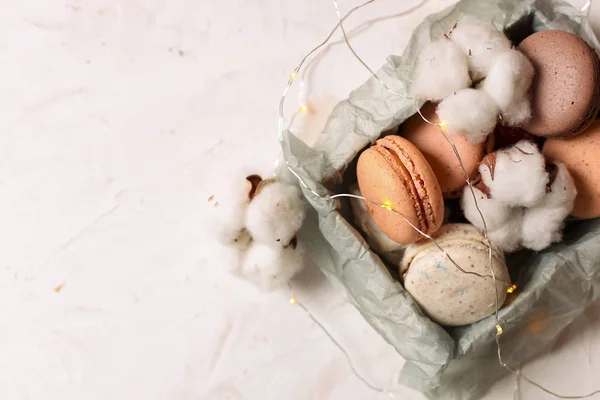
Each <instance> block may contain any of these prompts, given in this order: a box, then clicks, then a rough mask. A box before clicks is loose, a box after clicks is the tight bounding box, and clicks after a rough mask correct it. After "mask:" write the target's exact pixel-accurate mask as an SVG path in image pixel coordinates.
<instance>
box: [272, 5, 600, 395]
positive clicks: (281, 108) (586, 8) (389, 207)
mask: <svg viewBox="0 0 600 400" xmlns="http://www.w3.org/2000/svg"><path fill="white" fill-rule="evenodd" d="M374 1H375V0H368V1H366V2H365V3H362V4H360V5H358V6H356V7H354V8H352V9H351V10H350V11H348V12H347V13H346V14H345V15H344V16H343V17H342V16H341V13H340V10H339V6H338V3H337V0H333V4H334V7H335V9H336V14H337V17H338V24H337V25H336V26H335V27H334V28H333V30H332V31H331V32H330V34H329V35H328V36H327V38H326V39H325V40H324V41H323V42H322V43H320V44H319V45H318V46H316V47H315V48H313V49H312V50H311V51H310V52H309V53H308V54H307V55H306V56H304V58H302V60H301V61H300V63H299V64H298V66H297V67H296V68H295V69H294V71H293V72H292V73H291V74H290V79H289V80H288V84H287V85H286V87H285V88H284V91H283V94H282V96H281V99H280V102H279V118H278V134H279V142H280V145H281V146H282V148H284V145H285V143H284V138H283V111H284V105H285V99H286V97H287V93H288V90H289V88H290V87H291V85H292V84H293V82H294V80H295V78H296V76H297V73H298V71H300V70H301V68H302V66H303V64H304V62H305V61H306V60H307V59H308V57H310V56H311V55H312V54H313V53H314V52H316V51H317V50H319V49H320V48H321V47H322V46H324V45H325V44H326V43H327V42H328V41H329V39H330V38H331V37H332V35H333V33H334V32H335V31H336V30H337V29H338V28H340V29H341V31H342V34H343V37H344V41H345V42H346V45H347V47H348V49H349V50H350V51H351V52H352V54H353V55H354V56H355V58H356V59H357V60H358V61H359V62H360V63H361V64H362V65H363V66H364V67H365V68H366V69H367V70H368V71H369V72H370V73H371V75H372V76H373V77H374V78H375V79H377V80H378V81H379V83H380V84H381V85H382V86H383V87H384V88H385V89H386V90H387V91H388V92H390V93H391V94H393V95H396V96H399V97H403V98H406V99H412V100H413V104H414V106H415V110H416V112H417V113H418V114H419V115H420V116H421V118H422V119H423V120H424V121H425V122H427V123H429V124H431V125H437V126H439V127H440V131H441V133H442V134H443V135H444V138H445V139H446V141H447V142H448V143H449V144H450V145H451V146H452V149H453V151H454V154H455V156H456V158H457V160H458V161H459V164H460V166H461V169H462V172H463V175H464V177H465V181H466V184H467V186H468V187H469V189H470V192H471V195H472V196H473V200H474V203H475V207H476V209H477V211H478V213H479V215H480V217H481V220H482V223H483V230H482V231H483V235H484V241H485V244H486V246H487V248H488V266H489V269H490V272H491V275H480V274H477V273H474V272H470V271H465V270H464V269H463V268H461V267H460V266H459V265H458V264H457V263H456V262H454V260H452V258H451V257H450V255H449V254H448V253H447V252H446V251H445V250H444V249H443V248H442V247H441V246H440V245H439V244H438V243H437V242H436V241H435V239H434V238H433V237H431V236H430V235H427V234H426V233H424V232H422V231H421V230H419V229H418V228H417V227H416V226H414V225H413V224H412V223H411V222H410V221H409V220H408V219H406V218H405V217H404V216H403V215H402V214H400V213H398V212H397V211H395V210H394V209H393V208H392V204H391V202H389V200H387V201H384V203H383V204H380V203H377V202H374V201H372V200H369V199H367V198H365V197H363V196H357V195H351V194H344V193H342V194H336V195H333V196H329V195H321V194H319V193H317V192H316V191H315V190H313V189H311V188H310V187H309V186H308V185H307V184H306V182H305V181H304V179H303V178H302V177H301V176H300V175H299V174H298V173H296V171H294V169H293V168H292V167H291V166H290V165H289V162H288V161H287V159H286V160H285V163H286V166H287V169H288V170H289V171H290V172H291V173H292V175H294V176H295V177H296V179H297V180H298V182H299V183H300V185H301V186H302V187H303V188H304V189H306V190H307V191H308V192H310V193H311V194H313V195H314V196H316V197H318V198H321V199H329V200H334V199H336V198H341V197H350V198H358V199H361V200H363V201H365V202H368V203H371V204H373V205H376V206H379V207H382V208H385V209H387V210H388V211H389V212H392V213H393V214H395V215H398V216H400V217H401V218H403V219H404V221H405V222H407V223H408V224H409V225H410V226H411V227H412V228H413V229H415V230H416V231H417V232H418V233H419V234H421V235H422V236H424V237H425V238H427V239H429V240H430V241H431V242H433V243H434V244H435V245H436V246H437V247H438V248H439V249H440V250H441V251H442V252H443V253H444V254H445V256H446V257H447V258H448V259H449V260H450V261H451V262H452V263H453V264H454V266H455V267H457V268H458V269H459V270H460V271H461V272H463V273H467V274H473V275H478V276H479V277H481V278H485V277H491V278H492V282H493V284H494V290H495V294H496V296H495V311H494V322H495V326H496V348H497V356H498V362H499V363H500V366H502V367H503V368H505V369H507V370H508V371H510V372H513V373H515V374H516V376H517V382H516V385H515V393H514V396H515V398H516V396H517V395H518V390H519V379H520V378H521V377H522V378H523V379H524V380H525V381H527V382H528V383H530V384H532V385H534V386H536V387H537V388H539V389H540V390H542V391H544V392H546V393H548V394H550V395H552V396H555V397H557V398H564V399H584V398H588V397H591V396H593V395H594V394H597V393H600V390H595V391H593V392H591V393H589V394H586V395H582V396H569V395H561V394H558V393H556V392H553V391H551V390H549V389H547V388H545V387H544V386H542V385H540V384H539V383H537V382H535V381H533V380H532V379H530V378H529V377H527V376H526V375H525V374H524V373H522V372H521V368H520V367H518V368H516V369H515V368H512V367H510V366H509V365H507V364H506V363H505V362H504V361H503V359H502V348H501V345H500V339H499V338H500V336H501V335H502V334H503V332H504V330H503V328H502V325H501V324H500V321H499V309H500V305H499V301H498V297H499V293H498V285H497V282H498V280H497V278H496V275H495V271H494V269H493V268H492V244H491V242H490V240H489V238H488V231H487V224H486V221H485V218H484V216H483V213H482V212H481V210H480V208H479V205H478V202H477V198H476V195H475V191H474V190H473V186H472V184H471V182H470V180H469V176H468V174H467V172H466V169H465V167H464V164H463V161H462V158H461V157H460V154H459V153H458V150H457V148H456V145H455V144H454V142H453V141H452V140H451V139H450V138H449V137H448V136H447V135H446V130H447V123H446V121H441V122H440V123H438V124H435V123H433V122H431V121H429V120H428V119H427V118H425V116H423V114H422V113H421V110H420V107H418V106H417V102H418V101H419V100H420V99H417V98H414V97H411V96H408V95H406V94H402V93H397V92H396V91H394V90H392V89H391V88H389V87H388V86H387V85H386V83H385V82H383V80H382V79H381V78H379V77H378V76H377V74H376V73H375V72H373V70H372V69H371V68H370V67H369V66H368V65H367V64H366V63H365V62H364V61H363V60H362V59H361V58H360V56H359V55H358V54H357V53H356V52H355V51H354V49H353V47H352V46H351V44H350V41H349V40H348V37H347V34H346V30H345V29H344V26H343V21H344V20H345V19H346V18H348V17H349V16H350V15H351V14H353V13H354V12H355V11H357V10H359V9H361V8H362V7H364V6H366V5H368V4H371V3H373V2H374ZM423 3H424V1H423V2H422V3H420V4H419V6H417V7H415V8H413V9H412V11H414V10H416V9H417V8H418V7H420V6H421V5H422V4H423ZM590 6H591V0H588V2H587V3H586V5H585V6H584V8H583V9H582V11H583V12H587V13H589V9H590ZM302 107H303V106H302V105H301V106H300V109H302ZM299 111H300V110H299ZM304 111H306V109H305V110H304ZM301 112H302V111H301ZM501 282H502V281H501ZM505 283H506V282H505ZM288 285H289V284H288ZM516 288H517V286H516V285H512V286H509V287H508V288H507V289H506V290H507V293H513V292H514V291H515V290H516ZM290 293H291V287H290ZM290 304H292V305H299V306H300V307H301V308H302V309H303V310H304V311H305V312H306V314H307V315H308V316H309V317H310V318H311V319H312V320H313V321H314V322H315V323H316V324H317V325H318V326H319V327H320V328H321V329H322V331H323V332H324V333H325V334H326V335H327V336H328V337H329V339H330V340H331V341H332V342H333V343H334V344H335V345H336V346H337V347H338V349H339V350H340V351H341V352H342V353H343V354H344V355H345V356H346V358H347V361H348V363H349V365H350V367H351V369H352V372H353V373H354V375H355V376H356V377H357V378H358V379H360V380H361V381H362V382H363V383H364V384H365V385H367V386H368V387H369V388H371V389H372V390H374V391H377V392H380V393H386V394H388V395H389V396H390V397H394V395H393V393H391V392H389V391H386V390H384V389H381V388H378V387H376V386H373V385H372V384H371V383H369V382H368V381H367V380H366V379H365V378H364V377H363V376H362V375H360V374H359V373H358V371H356V369H355V367H354V364H353V363H352V360H351V358H350V356H349V354H348V352H347V351H346V350H345V349H344V348H343V347H342V346H341V345H340V344H339V343H338V342H337V341H336V340H335V338H333V336H332V335H331V334H330V333H329V331H328V330H327V329H326V328H325V327H324V326H323V325H322V324H321V323H320V322H319V321H318V320H317V319H316V318H315V317H314V316H313V315H312V314H311V313H310V311H309V310H308V309H307V308H306V307H305V306H304V305H303V304H302V303H300V302H298V300H297V299H296V298H295V297H294V296H293V295H291V296H290Z"/></svg>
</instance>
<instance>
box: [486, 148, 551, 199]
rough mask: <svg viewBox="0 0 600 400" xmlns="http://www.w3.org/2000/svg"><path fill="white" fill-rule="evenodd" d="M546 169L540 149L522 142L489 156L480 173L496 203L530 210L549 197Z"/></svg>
mask: <svg viewBox="0 0 600 400" xmlns="http://www.w3.org/2000/svg"><path fill="white" fill-rule="evenodd" d="M545 165H546V162H545V160H544V157H543V156H542V154H541V153H540V151H539V149H538V148H537V146H536V145H535V144H534V143H532V142H529V141H527V140H522V141H520V142H518V143H517V144H515V145H514V146H511V147H507V148H505V149H502V150H498V151H497V152H496V153H492V154H490V155H487V156H486V157H485V159H484V161H483V162H482V163H481V165H480V166H479V172H480V173H481V179H482V182H483V183H484V184H485V186H487V187H488V188H489V191H490V195H491V197H492V198H493V199H495V200H497V201H499V202H502V203H504V204H506V205H508V206H511V207H517V206H522V207H531V206H533V205H535V204H536V203H537V202H539V201H540V200H541V199H542V197H543V196H544V194H545V193H546V184H547V183H548V173H546V168H545Z"/></svg>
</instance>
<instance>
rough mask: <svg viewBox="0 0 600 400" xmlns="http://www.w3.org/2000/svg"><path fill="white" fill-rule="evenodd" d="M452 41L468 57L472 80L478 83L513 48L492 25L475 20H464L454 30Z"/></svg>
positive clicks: (503, 35)
mask: <svg viewBox="0 0 600 400" xmlns="http://www.w3.org/2000/svg"><path fill="white" fill-rule="evenodd" d="M450 39H451V40H452V41H453V42H454V43H456V44H457V45H458V46H459V47H460V48H461V49H462V50H463V52H464V54H470V56H468V57H467V59H468V62H469V71H470V72H471V78H472V79H473V80H474V81H476V80H479V79H481V78H485V77H486V76H487V74H488V72H489V71H490V69H491V68H492V65H493V64H494V61H495V60H496V58H498V57H499V56H500V55H501V54H502V53H504V52H505V51H506V50H509V49H510V48H511V46H512V45H511V43H510V40H508V38H507V37H506V35H505V34H504V33H503V32H501V31H499V30H498V29H496V28H495V27H494V26H493V25H492V24H490V23H485V22H482V21H479V20H476V19H474V18H463V19H461V20H460V21H458V23H457V25H456V28H455V29H453V31H452V34H451V35H450Z"/></svg>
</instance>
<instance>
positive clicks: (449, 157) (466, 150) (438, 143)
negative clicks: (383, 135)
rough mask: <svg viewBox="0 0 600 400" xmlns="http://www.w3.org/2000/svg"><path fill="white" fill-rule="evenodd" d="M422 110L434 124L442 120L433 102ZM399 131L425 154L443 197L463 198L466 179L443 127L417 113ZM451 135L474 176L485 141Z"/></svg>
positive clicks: (466, 167) (467, 168) (469, 173)
mask: <svg viewBox="0 0 600 400" xmlns="http://www.w3.org/2000/svg"><path fill="white" fill-rule="evenodd" d="M421 113H422V114H423V116H424V117H425V118H427V119H428V120H429V121H431V122H433V123H435V124H437V123H439V121H440V119H439V118H438V116H437V114H436V113H435V105H434V104H433V103H426V104H425V105H424V106H423V108H422V109H421ZM400 134H401V135H402V136H403V137H404V138H406V139H408V140H409V141H410V142H411V143H412V144H414V145H415V146H416V147H417V148H418V149H419V150H420V151H421V153H423V155H424V156H425V159H426V160H427V162H428V163H429V165H430V166H431V168H432V169H433V172H434V173H435V176H436V178H437V180H438V182H439V184H440V188H441V189H442V194H443V195H444V198H447V199H456V198H458V197H460V195H461V194H462V189H463V187H465V186H466V184H467V182H466V179H465V175H464V173H463V170H462V168H461V166H460V162H459V161H458V159H457V158H456V154H454V150H453V149H452V145H451V144H450V143H448V141H447V140H446V138H445V137H444V135H443V134H442V131H441V128H440V127H439V126H437V125H431V124H428V123H427V122H425V121H424V120H423V118H421V116H420V115H419V113H416V114H415V115H413V116H412V117H410V118H409V119H408V120H406V122H404V123H403V124H402V125H401V126H400ZM449 138H450V139H451V140H452V141H453V142H454V145H455V146H456V150H458V154H459V155H460V158H461V159H462V162H463V165H464V167H465V170H466V171H467V175H468V176H471V175H472V174H473V173H474V172H475V171H476V170H477V165H478V164H479V162H480V161H481V159H482V158H483V156H484V155H485V150H486V143H485V142H484V143H478V144H472V143H469V142H468V141H467V140H466V139H465V138H464V137H463V136H458V135H453V136H449Z"/></svg>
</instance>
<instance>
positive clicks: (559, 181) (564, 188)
mask: <svg viewBox="0 0 600 400" xmlns="http://www.w3.org/2000/svg"><path fill="white" fill-rule="evenodd" d="M555 171H556V173H557V174H556V178H555V179H554V182H553V183H552V184H551V185H550V189H551V191H550V192H548V193H546V195H545V196H544V197H543V198H542V200H541V201H540V202H539V203H538V204H537V205H535V206H534V207H531V208H528V209H526V210H525V215H524V217H523V228H522V237H523V246H525V247H527V248H528V249H532V250H537V251H539V250H542V249H545V248H546V247H548V246H550V245H551V244H552V243H556V242H559V241H560V240H561V239H562V232H561V231H562V228H563V225H564V220H565V218H566V217H567V216H568V215H569V214H570V213H571V211H572V210H573V206H574V204H575V197H576V196H577V189H576V188H575V184H574V183H573V179H572V178H571V175H570V174H569V171H568V170H567V168H566V167H565V165H564V164H562V163H557V164H556V170H555Z"/></svg>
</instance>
